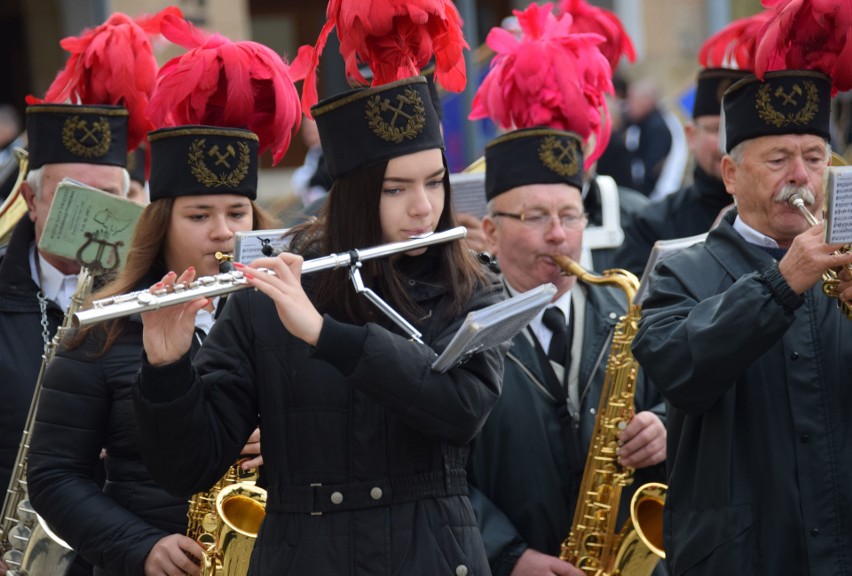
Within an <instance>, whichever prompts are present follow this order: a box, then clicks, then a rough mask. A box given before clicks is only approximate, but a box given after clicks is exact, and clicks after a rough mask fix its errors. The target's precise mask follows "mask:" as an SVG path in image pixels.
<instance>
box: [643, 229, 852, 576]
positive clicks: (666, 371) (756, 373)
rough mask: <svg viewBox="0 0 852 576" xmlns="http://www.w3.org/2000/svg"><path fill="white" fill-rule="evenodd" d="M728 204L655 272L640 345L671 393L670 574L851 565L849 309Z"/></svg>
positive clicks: (814, 570)
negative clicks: (750, 229) (783, 268)
mask: <svg viewBox="0 0 852 576" xmlns="http://www.w3.org/2000/svg"><path fill="white" fill-rule="evenodd" d="M735 216H736V214H735V213H731V214H728V215H727V216H726V217H725V219H724V220H723V222H722V223H721V224H720V226H719V227H717V228H716V229H714V230H713V231H712V232H710V235H709V236H708V239H707V241H706V243H701V244H697V245H695V246H692V247H690V248H687V249H685V250H684V251H683V252H679V253H677V254H674V255H672V256H670V257H669V258H667V259H666V260H664V261H663V262H662V263H661V264H660V265H659V266H658V267H657V273H656V274H655V275H654V277H653V281H652V284H651V292H650V296H649V297H648V299H647V300H646V301H645V305H644V314H643V317H642V321H641V323H640V329H639V333H638V335H637V337H636V338H635V340H634V343H633V350H634V353H635V355H636V357H637V358H638V359H639V361H640V362H641V363H642V365H643V366H644V367H645V370H646V371H647V372H648V374H649V376H650V377H651V378H652V379H653V380H654V382H655V383H656V385H657V386H658V388H659V389H660V391H661V392H662V393H663V395H664V396H665V397H666V400H667V401H668V402H669V410H668V413H667V420H668V472H669V491H668V495H667V500H666V516H665V534H664V536H665V546H666V552H667V559H668V561H669V563H670V567H671V568H672V573H673V574H675V575H684V574H688V575H690V576H700V575H707V576H716V575H719V574H750V575H753V576H755V575H767V576H768V575H776V574H797V575H810V576H822V575H825V576H828V575H832V576H834V575H838V574H850V573H852V492H850V486H852V420H850V417H849V415H850V412H852V387H850V383H852V376H850V375H852V323H850V322H849V321H848V320H846V319H845V318H843V317H842V315H841V314H840V312H839V311H838V310H837V307H836V302H835V301H832V300H831V299H829V298H827V297H826V296H824V295H823V294H822V291H821V289H820V286H819V283H818V284H817V285H816V286H814V287H812V288H811V289H810V290H808V291H807V292H806V293H805V294H804V295H802V296H797V295H796V294H795V293H794V292H792V290H791V289H790V287H789V285H788V284H787V282H786V281H785V280H784V278H783V277H782V276H781V274H780V272H779V270H778V264H777V263H776V261H775V260H774V259H773V258H772V257H771V256H770V255H769V254H768V253H767V252H765V251H764V250H762V249H760V248H758V247H756V246H753V245H750V244H747V243H746V242H745V241H744V240H743V239H742V237H741V236H740V235H739V234H738V233H737V232H736V231H735V230H734V229H733V227H732V223H733V220H734V217H735Z"/></svg>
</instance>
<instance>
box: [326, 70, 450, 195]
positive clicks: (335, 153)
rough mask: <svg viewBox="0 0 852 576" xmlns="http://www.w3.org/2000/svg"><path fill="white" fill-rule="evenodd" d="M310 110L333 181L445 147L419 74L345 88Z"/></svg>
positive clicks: (438, 123) (423, 79) (427, 90)
mask: <svg viewBox="0 0 852 576" xmlns="http://www.w3.org/2000/svg"><path fill="white" fill-rule="evenodd" d="M311 113H312V115H313V117H314V119H315V120H316V123H317V130H318V131H319V136H320V143H321V144H322V150H323V155H324V156H325V161H326V166H327V167H328V171H329V173H330V174H331V177H332V178H334V179H336V178H338V177H340V176H344V175H346V174H348V173H350V172H352V171H354V170H356V169H358V168H363V167H366V166H372V165H376V164H379V163H381V162H385V161H387V160H390V159H391V158H396V157H397V156H404V155H406V154H412V153H414V152H420V151H422V150H428V149H431V148H444V139H443V137H442V136H441V129H440V121H439V120H438V116H437V114H436V113H435V109H434V107H433V106H432V104H431V96H430V95H429V88H428V86H427V84H426V79H425V78H424V77H422V76H415V77H412V78H405V79H403V80H398V81H396V82H391V83H389V84H383V85H381V86H377V87H374V88H364V89H358V90H352V91H349V92H344V93H343V94H338V95H337V96H334V97H331V98H327V99H326V100H323V101H321V102H319V103H317V104H316V105H315V106H313V107H312V108H311Z"/></svg>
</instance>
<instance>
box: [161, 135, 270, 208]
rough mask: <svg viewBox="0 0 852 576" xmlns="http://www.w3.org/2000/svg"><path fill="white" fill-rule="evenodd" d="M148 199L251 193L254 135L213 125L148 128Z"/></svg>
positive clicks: (255, 147) (254, 187) (254, 194)
mask: <svg viewBox="0 0 852 576" xmlns="http://www.w3.org/2000/svg"><path fill="white" fill-rule="evenodd" d="M148 142H149V145H150V147H151V175H150V178H149V180H148V187H149V188H150V192H151V201H154V200H159V199H161V198H176V197H178V196H201V195H205V194H237V195H240V196H246V197H248V198H249V199H251V200H254V199H255V198H256V197H257V150H258V139H257V135H256V134H255V133H254V132H251V131H249V130H243V129H241V128H219V127H217V126H175V127H172V128H161V129H160V130H154V131H153V132H149V133H148Z"/></svg>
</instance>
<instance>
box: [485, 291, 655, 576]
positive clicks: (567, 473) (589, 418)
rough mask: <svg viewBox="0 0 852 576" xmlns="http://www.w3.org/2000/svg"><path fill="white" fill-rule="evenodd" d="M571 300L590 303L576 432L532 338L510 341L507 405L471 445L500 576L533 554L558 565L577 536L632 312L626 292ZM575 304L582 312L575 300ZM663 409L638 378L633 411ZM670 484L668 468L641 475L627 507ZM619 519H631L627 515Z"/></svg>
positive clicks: (501, 403)
mask: <svg viewBox="0 0 852 576" xmlns="http://www.w3.org/2000/svg"><path fill="white" fill-rule="evenodd" d="M574 290H580V291H582V292H583V294H584V295H585V306H584V315H583V316H584V318H583V340H582V352H581V354H580V356H579V358H576V359H574V360H573V361H575V362H576V361H579V362H580V369H579V375H578V390H579V392H580V400H581V406H580V421H579V423H577V422H576V421H575V420H574V419H573V418H572V417H571V416H569V414H568V410H567V408H566V405H565V401H564V400H560V398H557V397H555V396H554V394H553V393H551V392H550V391H549V389H548V386H547V384H546V380H547V378H548V377H550V378H552V377H553V370H552V368H551V367H550V365H549V363H548V364H543V362H544V361H543V360H542V355H540V354H538V353H537V352H536V346H537V344H536V343H535V340H534V339H535V337H534V336H533V335H532V333H531V332H530V331H529V330H525V331H524V332H522V333H520V334H518V335H517V336H515V338H514V339H513V340H512V347H511V348H510V349H509V352H508V354H507V356H506V368H505V373H504V377H503V389H502V393H501V396H500V399H499V400H498V401H497V404H496V405H495V407H494V410H493V411H492V412H491V415H490V416H489V417H488V421H487V422H486V423H485V426H484V427H483V429H482V432H481V433H480V435H479V436H478V437H477V438H476V440H475V442H474V446H473V451H472V454H471V459H470V465H469V472H470V483H471V486H472V492H471V502H472V503H473V505H474V510H475V511H476V515H477V520H478V521H479V526H480V529H481V530H482V535H483V539H484V540H485V547H486V550H487V552H488V559H489V562H490V563H491V570H492V573H493V574H494V576H508V575H509V574H510V573H511V571H512V570H513V569H514V567H515V563H516V562H517V560H518V558H519V557H520V555H521V554H522V553H523V552H524V551H525V550H526V549H527V548H532V549H534V550H537V551H539V552H543V553H546V554H550V555H553V556H558V555H559V547H560V544H561V543H562V541H563V540H564V539H565V537H566V536H568V532H569V530H570V528H571V523H572V518H573V515H574V509H575V506H576V502H577V491H578V489H579V486H580V480H581V479H582V476H583V468H584V466H585V463H586V457H587V454H588V447H589V444H590V442H591V437H592V434H593V432H594V426H595V418H596V416H597V410H598V405H599V403H600V396H601V389H602V386H603V382H604V378H605V375H606V365H607V359H608V356H609V352H610V349H611V346H612V335H613V332H614V329H615V325H616V323H617V321H618V318H619V317H621V316H622V315H623V314H624V313H625V312H626V298H625V296H624V292H622V291H621V290H618V289H616V288H612V287H605V286H593V287H590V288H588V287H586V286H584V285H579V286H575V288H574ZM574 302H575V308H576V303H577V300H576V295H575V296H574ZM576 339H577V337H576V336H575V340H576ZM578 344H579V343H578ZM662 402H663V401H662V397H661V396H660V394H659V392H657V391H656V389H655V388H654V387H653V386H652V385H651V384H650V383H648V382H647V381H646V380H645V378H644V376H643V375H642V373H641V372H640V373H639V375H638V376H637V381H636V396H635V403H636V411H637V412H641V411H643V410H651V411H653V412H654V413H656V414H657V415H658V416H660V417H661V418H663V417H664V415H665V407H664V405H663V403H662ZM663 479H664V473H663V466H662V464H660V465H657V466H652V467H650V468H648V469H645V470H640V471H637V478H636V481H635V482H634V484H633V486H632V488H631V489H627V490H625V493H624V495H623V498H622V502H623V503H625V502H626V503H628V504H629V502H630V496H631V495H632V491H633V490H635V488H636V487H638V486H640V485H641V484H643V483H644V482H649V481H662V480H663ZM619 512H620V514H619V516H620V518H621V519H622V520H623V519H624V518H626V516H627V508H626V505H622V506H621V508H620V510H619ZM619 526H620V525H619Z"/></svg>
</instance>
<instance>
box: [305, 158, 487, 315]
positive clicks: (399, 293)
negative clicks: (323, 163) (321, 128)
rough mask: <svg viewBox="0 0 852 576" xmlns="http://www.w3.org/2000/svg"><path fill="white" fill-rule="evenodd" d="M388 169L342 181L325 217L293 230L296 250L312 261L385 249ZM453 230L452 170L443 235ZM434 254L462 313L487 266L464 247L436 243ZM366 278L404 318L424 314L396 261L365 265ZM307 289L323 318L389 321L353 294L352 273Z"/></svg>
mask: <svg viewBox="0 0 852 576" xmlns="http://www.w3.org/2000/svg"><path fill="white" fill-rule="evenodd" d="M446 165H447V162H446V158H444V166H446ZM386 168H387V161H385V162H382V163H380V164H377V165H373V166H368V167H365V168H361V169H360V170H356V171H355V172H353V173H351V174H348V175H346V176H342V177H339V178H337V179H336V180H335V181H334V184H332V187H331V190H330V192H329V195H328V198H327V200H326V202H325V205H324V207H323V209H322V211H321V212H320V215H319V218H318V219H316V220H314V221H312V222H308V223H306V224H303V225H301V226H299V227H297V228H294V229H293V230H292V231H291V234H292V236H293V240H292V247H293V249H294V251H296V252H298V253H301V254H302V255H303V256H304V257H305V258H306V259H309V258H312V257H319V256H325V255H327V254H332V253H340V252H348V251H349V250H352V249H355V248H370V247H374V246H378V245H381V244H382V243H383V240H382V226H381V219H380V216H379V202H380V200H381V194H382V188H383V184H384V178H385V170H386ZM453 226H456V219H455V215H454V214H453V204H452V193H451V189H450V176H449V171H447V172H445V174H444V210H443V212H442V213H441V217H440V218H439V220H438V227H437V230H438V231H442V230H448V229H450V228H452V227H453ZM429 250H430V251H435V252H437V253H438V255H439V257H438V258H436V261H437V262H438V264H437V275H436V277H435V281H438V282H442V283H444V284H446V285H447V286H448V287H449V297H450V298H451V302H450V306H449V307H448V310H447V314H448V315H449V316H452V315H456V314H459V313H460V312H462V311H463V310H464V309H465V305H466V303H467V301H468V300H469V299H470V298H471V296H473V294H474V292H475V290H476V288H477V285H478V284H481V283H483V282H484V281H485V273H484V271H483V269H482V266H481V265H480V264H479V262H478V261H477V260H476V258H475V257H474V255H473V254H472V253H471V252H470V250H469V249H468V248H467V247H466V246H465V245H464V243H462V242H446V243H443V244H436V245H434V246H432V247H430V249H429ZM361 275H362V277H363V279H364V284H365V285H367V286H368V287H370V288H372V289H373V290H375V291H376V292H377V293H379V294H380V295H381V296H382V298H383V299H385V300H386V301H388V303H389V304H390V305H391V306H392V307H393V308H394V309H395V310H397V311H398V312H400V313H401V314H402V315H403V316H405V317H407V318H415V319H416V318H419V317H420V316H421V315H422V313H423V311H422V310H420V308H419V307H418V306H417V304H416V303H415V302H414V301H413V300H412V299H411V297H410V296H409V294H408V290H407V285H406V277H405V276H404V275H403V274H402V273H401V272H400V270H399V269H398V268H397V266H396V264H395V262H394V261H393V260H391V259H390V258H375V259H370V260H367V261H364V262H363V265H362V268H361ZM305 285H306V286H310V287H311V290H310V292H309V293H310V295H311V298H312V300H313V302H314V305H315V306H316V308H317V310H318V311H319V312H320V313H331V314H332V315H334V314H335V313H337V314H341V315H342V316H343V317H342V318H339V319H340V320H345V321H349V322H355V323H360V324H363V323H365V322H368V321H379V322H383V321H384V320H383V319H380V317H377V315H376V309H375V306H374V305H373V304H372V303H370V302H369V301H367V299H366V298H364V297H363V295H360V294H357V293H356V292H355V291H354V290H353V289H352V286H351V283H350V282H349V279H348V272H347V271H346V270H328V271H322V272H317V273H316V274H314V275H312V276H310V277H306V278H305Z"/></svg>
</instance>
